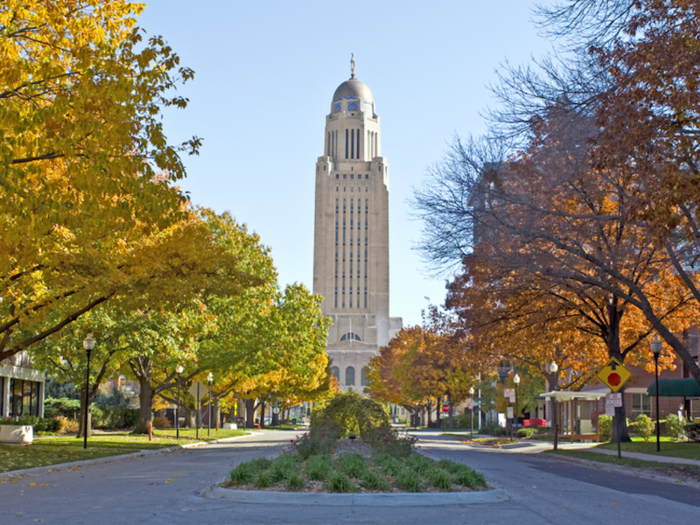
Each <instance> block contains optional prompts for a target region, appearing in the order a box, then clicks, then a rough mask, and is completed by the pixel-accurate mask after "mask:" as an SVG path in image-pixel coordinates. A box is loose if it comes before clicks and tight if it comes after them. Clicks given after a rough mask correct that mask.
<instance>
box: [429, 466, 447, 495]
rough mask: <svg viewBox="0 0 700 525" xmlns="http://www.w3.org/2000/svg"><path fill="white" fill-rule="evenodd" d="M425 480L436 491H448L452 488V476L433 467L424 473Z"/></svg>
mask: <svg viewBox="0 0 700 525" xmlns="http://www.w3.org/2000/svg"><path fill="white" fill-rule="evenodd" d="M426 478H428V482H429V483H430V484H431V485H432V486H433V487H435V488H437V489H442V490H450V489H451V488H452V476H451V475H450V473H449V472H448V471H447V470H443V469H441V468H437V467H433V468H431V469H429V470H428V471H427V472H426Z"/></svg>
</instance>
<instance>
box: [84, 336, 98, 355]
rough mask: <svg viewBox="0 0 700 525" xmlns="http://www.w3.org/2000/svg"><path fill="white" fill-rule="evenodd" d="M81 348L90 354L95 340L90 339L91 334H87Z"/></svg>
mask: <svg viewBox="0 0 700 525" xmlns="http://www.w3.org/2000/svg"><path fill="white" fill-rule="evenodd" d="M83 348H84V349H85V350H87V351H88V352H91V351H92V349H93V348H95V338H94V337H92V334H88V335H87V337H86V338H85V340H84V341H83Z"/></svg>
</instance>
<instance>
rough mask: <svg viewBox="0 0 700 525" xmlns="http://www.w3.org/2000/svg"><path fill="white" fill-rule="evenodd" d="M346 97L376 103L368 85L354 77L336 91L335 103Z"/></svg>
mask: <svg viewBox="0 0 700 525" xmlns="http://www.w3.org/2000/svg"><path fill="white" fill-rule="evenodd" d="M344 97H360V98H363V99H365V100H371V101H374V97H372V92H371V91H370V90H369V87H367V84H365V83H364V82H360V81H359V80H357V79H356V78H354V75H353V78H351V79H350V80H346V81H345V82H343V83H342V84H340V85H339V86H338V89H336V90H335V93H333V100H334V101H335V100H338V99H340V98H344Z"/></svg>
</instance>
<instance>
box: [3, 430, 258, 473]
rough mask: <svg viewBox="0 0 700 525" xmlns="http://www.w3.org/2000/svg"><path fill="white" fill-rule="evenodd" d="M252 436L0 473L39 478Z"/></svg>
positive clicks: (233, 437) (199, 442)
mask: <svg viewBox="0 0 700 525" xmlns="http://www.w3.org/2000/svg"><path fill="white" fill-rule="evenodd" d="M249 435H250V434H244V435H242V436H232V437H229V438H222V439H217V440H214V441H198V442H197V443H186V444H184V445H176V446H174V447H168V448H158V449H144V450H140V451H139V452H132V453H131V454H117V455H114V456H106V457H103V458H96V459H84V460H81V461H72V462H70V463H57V464H55V465H47V466H45V467H34V468H27V469H22V470H10V471H9V472H0V479H7V478H21V477H24V476H37V475H40V474H47V473H51V472H53V471H59V470H68V469H74V470H77V469H78V468H81V467H89V466H91V465H99V464H101V463H110V462H112V461H118V460H120V459H129V458H138V457H143V456H151V455H153V454H166V453H169V452H176V451H178V450H185V449H188V448H197V447H202V446H206V445H215V444H216V443H228V442H229V441H233V440H236V439H240V438H242V437H246V436H249Z"/></svg>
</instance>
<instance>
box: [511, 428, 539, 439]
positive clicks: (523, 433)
mask: <svg viewBox="0 0 700 525" xmlns="http://www.w3.org/2000/svg"><path fill="white" fill-rule="evenodd" d="M536 432H537V429H536V428H531V427H528V428H519V429H518V431H517V432H516V433H515V435H516V436H517V437H519V438H531V437H532V436H534V435H535V433H536Z"/></svg>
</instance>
